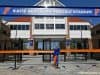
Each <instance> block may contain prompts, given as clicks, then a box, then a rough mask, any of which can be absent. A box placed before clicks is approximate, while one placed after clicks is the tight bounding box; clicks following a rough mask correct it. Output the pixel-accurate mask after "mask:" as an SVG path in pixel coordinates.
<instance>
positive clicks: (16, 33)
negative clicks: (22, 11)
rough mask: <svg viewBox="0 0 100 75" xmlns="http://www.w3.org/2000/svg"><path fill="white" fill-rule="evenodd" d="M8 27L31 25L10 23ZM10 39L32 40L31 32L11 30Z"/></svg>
mask: <svg viewBox="0 0 100 75" xmlns="http://www.w3.org/2000/svg"><path fill="white" fill-rule="evenodd" d="M7 25H8V26H9V25H31V23H30V22H8V23H7ZM10 38H30V30H11V36H10Z"/></svg>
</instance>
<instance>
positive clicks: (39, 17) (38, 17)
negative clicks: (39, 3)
mask: <svg viewBox="0 0 100 75" xmlns="http://www.w3.org/2000/svg"><path fill="white" fill-rule="evenodd" d="M43 18H44V17H41V16H37V17H35V19H43Z"/></svg>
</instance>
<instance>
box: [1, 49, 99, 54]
mask: <svg viewBox="0 0 100 75" xmlns="http://www.w3.org/2000/svg"><path fill="white" fill-rule="evenodd" d="M60 52H61V53H84V52H87V53H100V49H80V50H78V49H69V50H61V51H60ZM20 53H21V54H24V53H29V54H31V53H37V54H38V53H53V50H0V54H20Z"/></svg>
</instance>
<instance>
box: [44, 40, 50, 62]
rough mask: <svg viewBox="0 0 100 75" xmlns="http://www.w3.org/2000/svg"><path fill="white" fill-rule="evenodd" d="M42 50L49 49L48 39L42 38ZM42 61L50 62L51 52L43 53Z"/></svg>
mask: <svg viewBox="0 0 100 75" xmlns="http://www.w3.org/2000/svg"><path fill="white" fill-rule="evenodd" d="M43 50H51V42H50V39H44V40H43ZM43 61H47V62H50V61H51V54H49V53H47V54H43Z"/></svg>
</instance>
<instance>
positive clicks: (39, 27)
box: [35, 24, 44, 29]
mask: <svg viewBox="0 0 100 75" xmlns="http://www.w3.org/2000/svg"><path fill="white" fill-rule="evenodd" d="M35 29H44V24H35Z"/></svg>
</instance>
